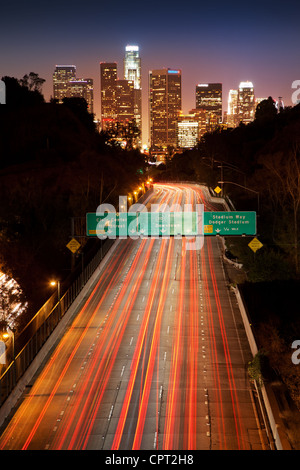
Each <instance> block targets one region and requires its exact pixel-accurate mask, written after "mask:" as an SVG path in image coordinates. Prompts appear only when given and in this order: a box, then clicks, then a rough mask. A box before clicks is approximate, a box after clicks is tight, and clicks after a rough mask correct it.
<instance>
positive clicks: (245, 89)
mask: <svg viewBox="0 0 300 470" xmlns="http://www.w3.org/2000/svg"><path fill="white" fill-rule="evenodd" d="M237 114H238V122H243V123H244V124H248V123H249V122H252V121H253V120H254V117H255V97H254V87H253V83H252V82H248V81H247V82H241V83H240V85H239V88H238V101H237Z"/></svg>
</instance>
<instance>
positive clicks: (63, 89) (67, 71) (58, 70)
mask: <svg viewBox="0 0 300 470" xmlns="http://www.w3.org/2000/svg"><path fill="white" fill-rule="evenodd" d="M70 80H76V66H75V65H57V66H56V67H55V70H54V73H53V96H54V99H55V100H58V101H59V102H62V100H63V98H65V97H66V96H67V95H68V90H69V85H68V83H69V81H70Z"/></svg>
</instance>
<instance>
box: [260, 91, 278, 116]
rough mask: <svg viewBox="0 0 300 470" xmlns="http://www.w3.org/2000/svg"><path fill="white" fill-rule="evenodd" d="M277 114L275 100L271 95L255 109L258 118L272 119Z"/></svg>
mask: <svg viewBox="0 0 300 470" xmlns="http://www.w3.org/2000/svg"><path fill="white" fill-rule="evenodd" d="M276 115H277V109H276V106H275V101H274V100H273V98H272V97H271V96H269V98H268V99H266V100H263V101H261V102H260V103H259V104H258V105H257V107H256V111H255V119H256V120H261V121H262V120H270V119H274V118H275V116H276Z"/></svg>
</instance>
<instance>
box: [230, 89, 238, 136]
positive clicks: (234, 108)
mask: <svg viewBox="0 0 300 470" xmlns="http://www.w3.org/2000/svg"><path fill="white" fill-rule="evenodd" d="M237 119H238V91H237V90H229V95H228V110H227V124H228V126H229V127H236V125H237V123H238V122H237Z"/></svg>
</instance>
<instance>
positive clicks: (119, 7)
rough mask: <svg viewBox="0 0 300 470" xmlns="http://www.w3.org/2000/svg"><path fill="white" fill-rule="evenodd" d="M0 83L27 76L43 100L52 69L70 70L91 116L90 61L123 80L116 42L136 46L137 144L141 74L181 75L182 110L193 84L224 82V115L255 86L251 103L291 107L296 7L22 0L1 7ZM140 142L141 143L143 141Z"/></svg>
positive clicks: (299, 43)
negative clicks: (107, 65) (87, 97)
mask: <svg viewBox="0 0 300 470" xmlns="http://www.w3.org/2000/svg"><path fill="white" fill-rule="evenodd" d="M0 18H1V30H0V38H1V48H0V77H2V76H4V75H9V76H15V77H16V78H21V77H22V76H23V75H24V74H26V73H29V72H36V73H38V74H39V75H40V76H41V77H42V78H45V79H46V83H45V85H44V88H43V93H44V96H45V98H46V100H48V99H49V98H50V96H51V94H52V73H53V71H54V68H55V65H56V64H58V65H62V64H65V65H67V64H70V65H76V67H77V76H78V77H79V78H93V79H94V88H95V92H94V103H95V105H94V106H95V112H96V114H97V117H99V111H100V106H99V105H100V78H99V62H101V61H107V62H118V73H119V78H123V58H124V53H125V46H126V45H127V44H136V45H138V46H139V47H140V55H141V59H142V86H143V97H144V100H143V117H144V120H143V121H144V126H143V128H144V131H145V132H144V138H145V136H146V129H147V116H148V103H147V93H148V72H149V70H152V69H157V68H162V67H170V68H176V69H181V71H182V91H183V111H184V112H188V111H189V110H190V109H192V108H194V107H195V87H196V85H197V84H198V83H203V82H204V83H205V82H222V83H223V110H226V109H227V96H228V91H229V89H230V88H237V87H238V85H239V83H240V81H246V80H250V81H252V82H253V84H254V88H255V95H256V97H268V96H270V95H271V96H272V97H273V98H278V96H282V97H283V100H284V103H285V104H286V105H290V104H291V95H292V92H293V90H292V88H291V85H292V82H293V81H294V80H297V79H299V80H300V60H299V59H300V22H299V19H300V2H299V0H297V1H294V0H293V1H290V0H287V1H281V2H279V1H275V2H274V1H263V0H262V1H257V0H253V1H251V0H248V1H242V0H240V1H234V2H226V1H225V0H224V1H222V2H220V1H219V0H216V1H211V2H209V1H206V2H202V1H198V2H194V1H192V2H189V1H187V2H185V1H183V0H182V1H180V2H179V1H177V0H174V1H172V2H171V1H168V2H159V1H151V2H147V1H146V2H142V1H139V2H137V1H135V0H133V1H129V0H128V1H122V2H121V1H119V0H115V1H109V0H106V1H101V0H100V1H94V0H85V1H82V0H81V1H77V0H72V1H69V0H67V1H65V0H61V1H58V0H53V1H51V2H50V1H42V0H41V1H39V2H37V1H35V0H34V1H31V2H24V1H22V2H21V1H19V0H16V1H14V2H6V4H5V5H3V4H2V5H1V12H0ZM144 143H146V142H144Z"/></svg>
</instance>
